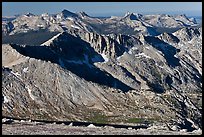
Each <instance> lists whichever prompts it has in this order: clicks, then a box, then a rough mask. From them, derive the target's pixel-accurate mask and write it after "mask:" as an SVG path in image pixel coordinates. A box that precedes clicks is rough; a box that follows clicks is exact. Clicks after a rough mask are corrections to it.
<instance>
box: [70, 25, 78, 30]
mask: <svg viewBox="0 0 204 137" xmlns="http://www.w3.org/2000/svg"><path fill="white" fill-rule="evenodd" d="M71 27H72V28H76V29H80V28H79V27H78V26H76V25H71Z"/></svg>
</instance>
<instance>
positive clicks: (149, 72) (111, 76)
mask: <svg viewBox="0 0 204 137" xmlns="http://www.w3.org/2000/svg"><path fill="white" fill-rule="evenodd" d="M64 14H65V15H64ZM64 14H60V15H59V16H58V19H61V20H63V19H64V18H65V17H64V16H66V18H69V19H70V20H71V18H70V16H68V15H69V14H71V13H69V12H66V11H64ZM72 15H73V17H75V14H72ZM32 16H34V15H29V18H30V17H32ZM76 16H77V17H78V15H76ZM79 16H82V15H79ZM43 17H44V18H45V17H47V15H43ZM83 17H84V18H89V17H88V16H87V15H85V14H83ZM25 18H28V16H27V17H25ZM36 18H37V17H36ZM141 18H142V16H139V15H138V16H136V15H131V17H130V20H135V21H138V20H141ZM89 19H90V18H89ZM201 49H202V31H201V29H200V28H184V29H181V30H178V31H177V32H175V33H163V34H161V35H158V36H146V35H143V34H141V35H137V36H136V35H134V36H133V35H129V36H128V35H122V34H109V35H102V34H98V33H96V32H89V31H86V30H77V29H75V30H69V31H66V32H61V33H59V34H57V35H56V36H54V37H53V38H52V39H50V40H48V41H46V42H44V43H42V44H41V45H38V46H29V45H18V44H7V45H5V44H3V45H2V63H3V64H2V65H3V68H2V90H3V93H2V94H3V104H2V105H3V106H2V114H3V115H5V116H12V117H21V118H22V117H26V118H31V119H46V120H49V119H54V120H81V121H94V120H95V121H96V122H109V123H121V122H123V123H134V122H135V121H136V123H137V122H138V120H139V121H141V120H144V119H145V120H147V121H148V122H166V123H168V125H169V127H170V128H173V127H174V126H175V125H176V127H177V126H179V128H181V129H182V128H187V129H188V130H189V131H190V130H193V129H198V128H199V127H200V128H202V125H201V117H202V103H201V102H202V63H201V62H202V58H201V57H202V50H201Z"/></svg>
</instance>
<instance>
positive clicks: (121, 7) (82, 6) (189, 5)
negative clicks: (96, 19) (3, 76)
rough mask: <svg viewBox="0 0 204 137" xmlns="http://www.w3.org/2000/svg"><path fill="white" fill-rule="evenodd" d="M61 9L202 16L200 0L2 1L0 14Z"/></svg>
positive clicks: (58, 10) (38, 12) (95, 12)
mask: <svg viewBox="0 0 204 137" xmlns="http://www.w3.org/2000/svg"><path fill="white" fill-rule="evenodd" d="M63 9H67V10H69V11H72V12H79V11H84V12H86V13H87V14H88V15H91V16H110V15H116V16H123V15H124V14H125V13H126V12H127V11H129V12H135V13H142V14H152V13H153V14H162V13H167V14H186V15H187V16H202V2H2V15H3V16H12V15H17V14H24V13H28V12H31V13H33V14H37V15H39V14H42V13H50V14H53V13H59V12H61V11H62V10H63Z"/></svg>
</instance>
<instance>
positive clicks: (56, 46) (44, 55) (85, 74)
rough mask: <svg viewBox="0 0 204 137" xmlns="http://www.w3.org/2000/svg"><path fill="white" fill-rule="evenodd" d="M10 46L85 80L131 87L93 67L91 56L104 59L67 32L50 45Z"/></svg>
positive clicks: (88, 45) (126, 87) (123, 89)
mask: <svg viewBox="0 0 204 137" xmlns="http://www.w3.org/2000/svg"><path fill="white" fill-rule="evenodd" d="M12 47H13V48H14V49H16V50H17V51H18V52H19V53H21V54H22V55H24V56H28V57H31V58H35V59H40V60H45V61H50V62H52V63H56V64H58V65H61V66H62V67H63V68H65V69H67V70H69V71H71V72H73V73H74V74H76V75H78V76H79V77H81V78H84V79H85V80H87V81H92V82H94V83H98V84H100V85H105V86H108V87H113V88H116V89H120V90H122V91H123V92H127V91H128V90H131V89H132V88H131V87H129V86H127V85H126V84H124V83H123V82H121V81H119V80H118V79H116V78H114V77H113V76H111V75H110V74H109V73H107V72H105V71H102V70H100V69H99V68H97V67H95V66H94V65H93V63H95V60H93V59H92V58H94V57H97V58H98V61H101V62H102V61H104V59H103V58H102V57H101V55H100V54H98V53H97V52H95V51H94V49H93V48H92V47H91V46H90V44H89V43H87V42H85V41H83V40H82V39H80V38H78V37H74V36H72V35H70V34H68V33H63V34H62V35H60V36H59V37H58V38H57V39H56V40H55V41H53V43H51V44H50V46H28V45H27V46H20V45H16V44H13V45H12ZM62 64H63V65H62Z"/></svg>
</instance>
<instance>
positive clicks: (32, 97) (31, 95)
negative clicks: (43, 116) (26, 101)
mask: <svg viewBox="0 0 204 137" xmlns="http://www.w3.org/2000/svg"><path fill="white" fill-rule="evenodd" d="M25 88H26V89H27V91H28V94H29V96H30V98H31V99H32V100H35V97H34V96H33V94H32V93H31V89H30V88H29V87H28V86H26V87H25Z"/></svg>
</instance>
